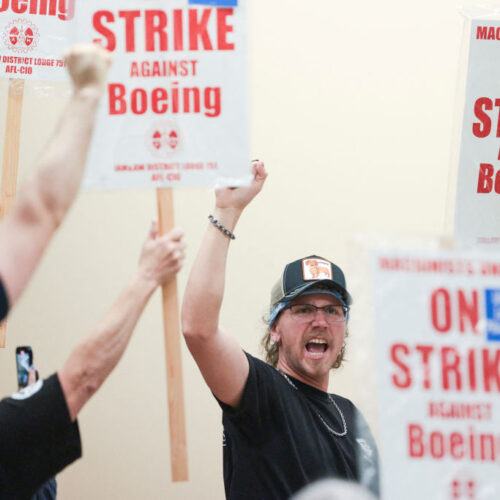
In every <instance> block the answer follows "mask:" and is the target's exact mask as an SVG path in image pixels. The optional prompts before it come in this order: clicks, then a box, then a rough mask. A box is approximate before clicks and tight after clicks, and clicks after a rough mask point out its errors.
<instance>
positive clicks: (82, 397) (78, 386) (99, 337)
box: [59, 274, 157, 419]
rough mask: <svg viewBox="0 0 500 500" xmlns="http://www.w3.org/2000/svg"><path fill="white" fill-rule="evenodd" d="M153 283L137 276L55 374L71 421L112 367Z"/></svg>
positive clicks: (123, 347)
mask: <svg viewBox="0 0 500 500" xmlns="http://www.w3.org/2000/svg"><path fill="white" fill-rule="evenodd" d="M156 286H157V283H155V282H153V281H148V280H146V279H144V278H143V277H142V276H141V275H140V274H137V275H136V276H135V277H134V278H133V280H132V281H131V283H130V284H129V285H128V286H127V287H126V288H125V290H124V291H123V292H122V294H121V295H120V297H119V298H118V299H117V301H116V302H115V303H114V305H113V306H112V307H111V309H110V310H109V311H108V313H107V314H106V315H105V316H104V318H103V319H102V320H101V321H100V322H99V324H98V325H97V326H96V327H95V328H94V329H93V330H92V331H91V332H90V334H89V335H88V336H87V337H86V338H84V339H83V340H82V342H80V344H79V345H77V346H76V347H75V349H74V350H73V352H72V353H71V354H70V356H69V358H68V360H67V361H66V363H65V364H64V365H63V367H62V368H61V370H60V371H59V380H60V382H61V386H62V388H63V391H64V395H65V397H66V401H67V403H68V408H69V411H70V415H71V418H72V419H75V418H76V416H77V414H78V412H79V411H80V410H81V408H82V407H83V405H84V404H85V403H86V402H87V401H88V399H89V398H90V397H91V396H92V395H93V394H94V393H95V392H96V391H97V389H98V388H99V387H100V386H101V384H102V383H103V382H104V380H105V379H106V378H107V376H108V375H109V374H110V373H111V371H112V370H113V368H114V367H115V366H116V364H117V363H118V361H119V360H120V358H121V356H122V355H123V353H124V351H125V348H126V347H127V344H128V342H129V340H130V336H131V334H132V332H133V330H134V328H135V325H136V323H137V321H138V319H139V317H140V315H141V313H142V311H143V309H144V307H145V306H146V304H147V302H148V300H149V298H150V297H151V295H152V293H153V291H154V290H155V288H156Z"/></svg>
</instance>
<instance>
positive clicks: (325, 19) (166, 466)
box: [0, 0, 464, 500]
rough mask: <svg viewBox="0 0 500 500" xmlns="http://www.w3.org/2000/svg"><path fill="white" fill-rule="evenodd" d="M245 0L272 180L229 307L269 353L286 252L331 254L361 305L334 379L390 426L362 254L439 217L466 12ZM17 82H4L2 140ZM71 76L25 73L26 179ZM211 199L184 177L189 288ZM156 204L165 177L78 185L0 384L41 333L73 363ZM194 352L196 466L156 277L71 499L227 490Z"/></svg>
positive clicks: (92, 417) (90, 408)
mask: <svg viewBox="0 0 500 500" xmlns="http://www.w3.org/2000/svg"><path fill="white" fill-rule="evenodd" d="M240 1H241V0H240ZM248 4H249V7H248V10H249V20H248V30H249V63H250V90H251V113H252V114H251V116H252V121H251V158H260V159H262V160H264V161H265V164H266V167H267V169H268V171H269V178H268V181H267V184H266V186H265V189H264V190H263V192H262V193H261V195H260V196H259V197H258V198H257V199H256V200H255V201H254V202H253V204H252V205H251V206H249V208H248V209H247V211H246V212H245V213H244V214H243V217H242V218H241V220H240V224H239V225H238V227H237V229H236V231H235V232H236V235H237V239H236V240H235V241H234V242H232V243H231V250H230V257H229V263H228V274H227V287H226V295H225V301H224V305H223V311H222V316H221V321H222V323H223V324H224V325H225V326H226V328H227V329H229V330H230V331H231V332H232V333H233V334H234V336H235V337H236V338H237V339H238V341H239V342H240V343H241V345H242V346H243V347H244V348H245V349H247V350H248V351H250V352H251V353H253V354H257V355H260V350H259V347H258V344H259V340H260V337H261V335H262V333H263V329H264V327H263V324H262V321H261V317H262V315H263V314H264V313H265V312H266V308H267V306H268V300H269V293H270V289H271V287H272V285H273V283H274V282H275V280H276V279H277V277H278V275H279V273H280V271H281V269H282V267H283V266H284V264H286V263H287V262H289V261H291V260H295V259H297V258H300V257H303V256H305V255H309V254H311V253H317V254H319V255H323V256H325V257H327V258H329V259H331V260H333V261H334V262H336V263H337V264H339V265H340V266H341V267H343V268H345V270H346V272H347V277H348V286H349V287H350V288H351V293H352V294H353V295H354V298H355V302H356V304H357V305H356V304H355V306H354V308H353V312H352V324H351V335H350V339H349V345H348V358H349V360H350V361H349V362H348V363H346V365H345V366H344V367H343V368H342V369H341V370H340V371H338V372H335V373H334V374H333V376H332V381H331V384H330V390H331V391H333V392H338V393H340V394H342V395H344V396H347V397H349V398H351V399H353V400H354V401H355V402H356V403H357V404H358V405H359V406H360V407H361V408H362V409H363V411H364V412H365V414H366V415H367V417H368V420H369V421H370V423H371V425H372V427H373V430H374V433H375V434H376V435H377V428H378V425H379V422H378V419H377V398H376V392H375V364H374V361H373V358H374V350H373V342H374V339H373V338H372V336H371V334H370V333H369V332H370V331H371V330H370V329H371V326H370V324H369V323H370V322H369V310H370V293H371V291H370V287H371V282H370V276H369V273H368V272H367V268H366V265H365V263H363V262H361V260H362V259H361V257H360V255H362V254H363V253H366V248H363V246H366V241H373V240H377V239H378V238H380V237H381V235H385V234H394V235H411V236H414V237H416V238H417V239H419V238H421V237H422V238H428V237H437V236H439V235H440V234H441V233H442V232H443V228H444V227H445V222H446V205H447V193H448V184H449V177H450V165H451V163H452V162H451V159H452V158H453V153H454V151H456V147H457V145H456V142H455V141H454V138H455V135H454V128H455V127H456V122H457V113H456V110H457V109H458V108H459V106H460V105H461V104H460V103H461V99H460V96H459V95H458V96H457V87H458V86H459V84H460V76H459V75H460V71H459V66H460V65H459V61H460V60H461V59H460V46H461V39H462V32H463V31H462V30H463V23H464V18H463V17H462V16H461V15H460V13H459V11H458V10H457V4H456V1H455V0H453V1H452V0H440V1H439V2H436V1H435V0H419V1H418V2H417V1H415V0H397V1H396V0H381V1H378V2H373V1H372V0H361V1H353V0H311V1H308V2H305V1H300V0H286V1H285V0H251V1H249V2H248ZM7 85H8V82H7V81H5V80H3V81H0V137H1V138H2V140H3V136H4V131H5V126H6V124H5V110H6V103H7ZM65 90H66V87H65V85H63V84H61V85H58V86H54V85H40V84H35V83H27V84H26V90H25V101H24V110H23V122H22V123H23V126H22V135H21V158H20V175H19V176H20V179H23V178H25V177H27V176H29V175H30V174H31V173H32V172H33V165H34V163H35V162H36V159H37V157H38V156H39V154H40V151H42V149H43V145H44V144H45V143H46V141H47V140H48V138H49V136H50V133H51V130H52V129H53V127H54V125H55V123H56V122H57V118H58V116H59V113H60V111H61V109H62V107H63V105H64V102H63V100H61V98H60V94H61V92H63V91H65ZM249 159H250V158H249ZM212 207H213V192H212V190H211V189H209V188H207V189H178V190H177V191H176V192H175V219H176V223H177V225H178V226H180V227H182V228H183V229H184V230H185V233H186V241H187V244H188V250H187V259H186V264H185V267H184V269H183V270H182V271H181V273H180V274H179V278H178V286H179V296H180V297H182V293H183V290H184V287H185V283H186V279H187V275H188V272H189V269H190V267H191V264H192V261H193V259H194V256H195V254H196V250H197V248H198V245H199V243H200V240H201V237H202V235H203V232H204V230H205V228H206V226H207V224H208V222H207V216H208V214H209V213H210V212H211V210H212ZM153 218H156V196H155V193H154V192H153V191H148V190H144V191H128V192H92V193H88V192H87V193H81V195H80V196H79V198H78V199H77V201H76V203H75V205H74V207H73V209H72V210H71V212H70V214H69V216H68V218H67V220H66V221H65V222H64V224H63V226H62V228H61V230H60V231H59V233H58V234H57V236H56V237H55V239H54V241H53V243H52V244H51V246H50V248H49V250H48V252H47V253H46V256H45V257H44V259H43V261H42V264H41V266H40V268H39V269H38V271H37V272H36V274H35V277H34V279H33V280H32V282H31V284H30V285H29V287H28V289H27V290H26V292H25V294H24V296H23V297H22V298H21V300H20V302H19V303H18V305H17V306H16V308H15V309H14V311H13V312H12V314H11V316H10V320H9V327H8V332H7V348H6V349H4V350H2V351H1V352H0V394H2V395H7V394H10V393H11V392H13V391H14V390H15V389H16V373H15V364H14V351H15V347H16V345H23V344H29V345H31V346H32V347H33V351H34V356H35V362H36V365H37V368H38V369H39V371H40V373H41V374H42V375H43V376H47V375H49V374H50V373H52V372H54V371H55V370H57V369H58V368H59V367H60V366H61V365H62V363H63V362H64V360H65V359H66V357H67V356H68V354H69V353H70V351H71V348H72V346H74V345H75V344H76V342H77V341H78V339H80V338H81V337H82V336H83V335H84V334H85V333H86V332H87V331H88V330H89V329H90V328H91V327H92V326H93V325H94V324H95V323H96V322H97V321H98V320H99V319H100V317H101V316H102V315H103V314H104V312H105V311H106V309H107V308H108V307H109V306H110V305H111V303H112V302H113V301H114V299H115V297H116V296H117V295H118V293H119V292H120V290H121V288H122V287H123V286H124V285H125V284H126V282H127V280H128V279H129V277H130V276H131V275H132V273H133V272H134V266H135V265H136V262H137V258H138V255H139V250H140V247H141V244H142V241H143V238H144V236H145V235H146V233H147V231H148V228H149V225H150V221H151V219H153ZM365 233H369V234H370V235H371V236H370V237H369V238H364V237H361V238H360V237H357V236H356V235H358V234H365ZM360 242H361V244H360ZM360 246H361V247H362V251H361V252H360V251H359V248H360ZM182 362H183V372H184V385H185V400H186V420H187V434H188V435H187V438H188V454H189V474H190V479H189V481H188V482H186V483H172V482H171V479H170V455H169V439H168V416H167V407H166V381H165V363H164V345H163V335H162V322H161V310H160V294H159V293H157V294H155V296H154V297H153V299H152V300H151V303H150V304H149V306H148V307H147V309H146V311H145V313H144V315H143V317H142V319H141V320H140V322H139V325H138V327H137V329H136V332H135V334H134V336H133V338H132V341H131V343H130V345H129V348H128V350H127V351H126V353H125V355H124V357H123V359H122V361H121V363H120V364H119V366H118V367H117V369H116V370H115V372H114V373H113V374H112V375H111V376H110V378H109V379H108V380H107V381H106V383H105V384H104V386H103V387H102V388H101V390H100V391H99V392H98V394H97V395H96V396H94V398H93V399H92V400H91V401H90V402H89V403H88V405H87V406H86V407H85V408H84V409H83V411H82V412H81V415H80V418H79V422H80V430H81V433H82V438H83V450H84V458H83V460H80V461H78V462H77V463H76V464H74V465H72V466H71V467H69V468H68V469H66V470H65V471H64V472H63V473H62V474H61V475H60V476H59V478H58V479H59V485H60V495H59V498H61V499H63V500H64V499H70V500H88V499H110V500H112V499H142V498H149V499H162V498H184V499H195V498H196V499H219V498H223V483H222V447H221V445H222V428H221V423H220V422H221V413H220V410H219V408H218V406H217V404H216V402H215V401H214V399H213V397H212V396H211V394H210V392H209V390H208V389H207V388H206V386H205V385H204V383H203V381H202V378H201V376H200V374H199V372H198V370H197V368H196V366H195V364H194V362H193V361H192V360H191V358H190V356H189V353H188V352H187V349H186V348H185V346H184V345H183V352H182Z"/></svg>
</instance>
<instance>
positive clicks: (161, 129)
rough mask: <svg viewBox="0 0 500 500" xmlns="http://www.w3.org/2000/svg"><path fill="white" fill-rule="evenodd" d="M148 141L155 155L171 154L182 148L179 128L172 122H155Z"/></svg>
mask: <svg viewBox="0 0 500 500" xmlns="http://www.w3.org/2000/svg"><path fill="white" fill-rule="evenodd" d="M146 142H147V146H148V149H149V150H150V151H151V152H152V153H153V155H154V156H158V157H164V156H169V155H170V154H171V153H175V152H177V151H178V150H179V148H180V145H181V138H180V132H179V128H178V127H177V126H176V125H175V124H174V123H172V122H161V123H155V124H154V125H153V126H152V127H151V129H150V131H149V133H148V136H147V139H146Z"/></svg>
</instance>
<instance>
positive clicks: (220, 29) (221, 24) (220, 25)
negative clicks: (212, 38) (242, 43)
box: [217, 9, 234, 50]
mask: <svg viewBox="0 0 500 500" xmlns="http://www.w3.org/2000/svg"><path fill="white" fill-rule="evenodd" d="M232 15H233V9H217V48H218V49H219V50H234V43H228V41H227V34H228V33H231V32H232V31H233V27H232V26H231V25H228V24H227V17H228V16H232Z"/></svg>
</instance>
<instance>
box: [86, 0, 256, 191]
mask: <svg viewBox="0 0 500 500" xmlns="http://www.w3.org/2000/svg"><path fill="white" fill-rule="evenodd" d="M78 38H79V40H81V41H93V42H95V43H99V44H101V45H102V46H103V47H105V48H106V49H108V50H110V51H111V52H112V53H113V58H114V64H113V66H112V68H111V72H110V76H109V84H108V91H107V94H106V96H105V99H104V100H103V103H102V106H101V108H100V111H99V118H98V125H97V128H96V131H95V134H94V140H93V144H92V147H91V151H90V153H89V160H88V166H87V171H86V175H85V180H84V186H85V187H87V188H91V189H123V188H137V187H144V188H145V187H154V188H158V187H178V186H200V185H205V186H214V185H225V186H239V185H244V184H248V183H249V182H250V180H251V177H250V175H249V161H248V160H249V155H248V128H247V115H248V113H247V71H246V29H245V11H244V6H243V5H241V4H240V5H239V6H238V7H236V8H214V7H208V6H206V5H194V4H193V5H191V4H188V2H186V0H169V1H168V2H165V1H164V0H119V1H117V0H112V1H111V0H104V1H103V0H86V1H85V2H84V3H82V4H79V6H78Z"/></svg>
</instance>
